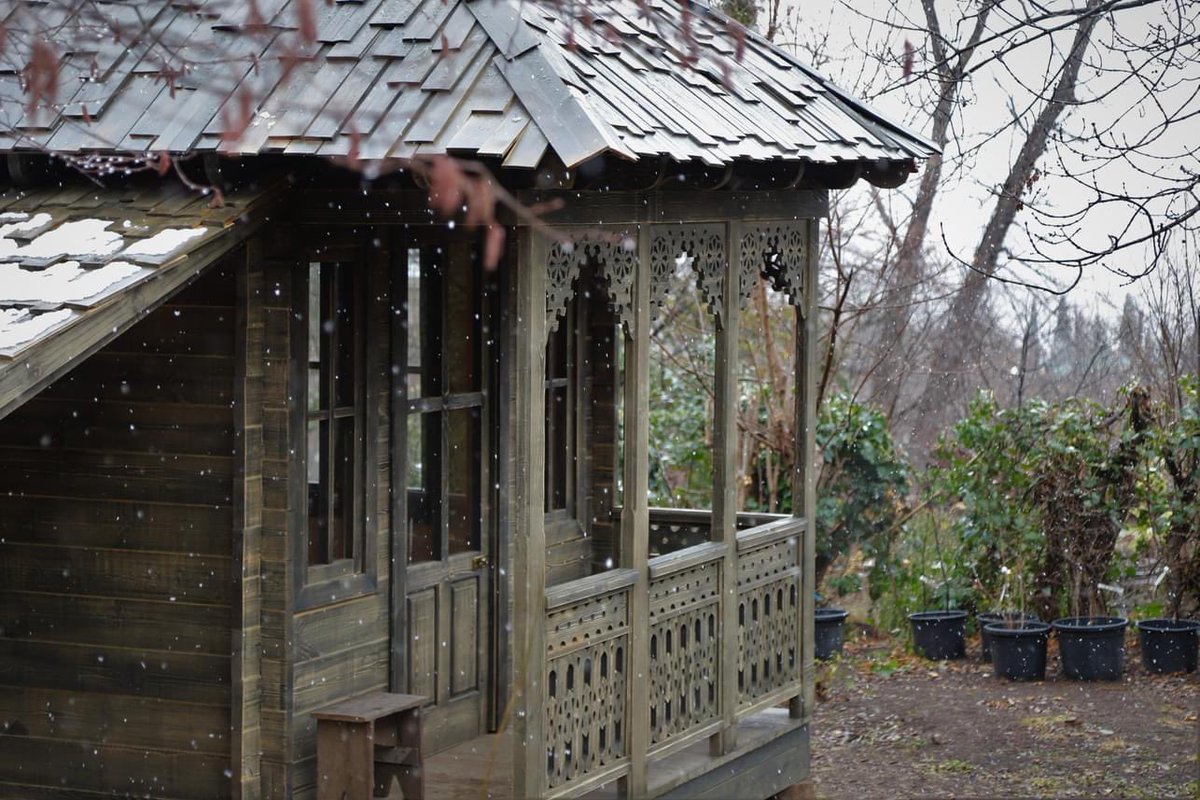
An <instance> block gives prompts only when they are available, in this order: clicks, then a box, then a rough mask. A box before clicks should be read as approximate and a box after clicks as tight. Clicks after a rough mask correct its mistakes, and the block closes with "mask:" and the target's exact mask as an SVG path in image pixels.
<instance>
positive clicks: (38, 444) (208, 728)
mask: <svg viewBox="0 0 1200 800" xmlns="http://www.w3.org/2000/svg"><path fill="white" fill-rule="evenodd" d="M230 263H232V261H231V262H230ZM233 290H234V275H233V271H232V268H229V267H226V266H225V265H216V266H214V267H213V268H212V269H211V270H210V271H209V273H208V274H206V275H204V276H202V277H201V278H200V279H199V280H198V281H197V282H196V283H194V284H193V285H192V286H190V287H188V288H187V289H185V290H183V292H182V293H181V294H180V295H179V296H177V297H176V298H174V299H172V300H171V301H170V302H169V303H168V304H167V305H165V306H162V307H160V308H159V309H157V310H155V311H153V312H151V313H150V314H148V315H147V316H146V317H145V319H143V320H142V321H141V322H140V323H139V324H137V325H135V326H134V327H133V328H131V329H130V330H129V331H127V332H126V333H124V334H123V335H122V336H120V337H119V338H118V339H116V340H115V341H113V342H112V343H111V344H110V345H108V346H107V347H105V348H104V349H103V350H101V351H99V352H98V353H96V354H95V355H94V356H92V357H91V358H89V359H87V360H86V361H84V362H83V363H82V364H80V365H79V366H78V367H77V368H76V369H74V370H73V371H71V372H70V373H68V374H67V375H65V376H63V377H62V378H60V379H59V380H57V381H56V382H55V383H53V384H51V385H50V386H48V387H47V388H46V389H45V390H44V391H43V392H42V393H41V394H40V395H39V396H37V397H35V398H33V399H32V400H30V401H28V402H27V403H26V404H25V405H24V406H23V407H21V408H19V409H17V410H16V411H14V412H13V413H12V414H11V415H9V416H8V417H7V418H5V419H4V420H0V726H2V727H3V728H4V730H5V731H6V734H7V735H5V736H4V737H3V745H2V746H0V797H27V798H38V797H61V798H72V797H80V798H84V797H99V796H112V795H113V794H133V795H137V796H143V795H146V796H153V797H162V798H179V799H180V800H184V799H186V798H206V799H208V798H221V797H228V796H229V794H230V781H229V775H228V772H227V771H228V769H229V766H230V761H229V758H230V724H231V720H230V641H231V637H230V631H231V618H230V615H231V607H230V599H231V595H232V592H233V588H234V576H233V575H232V574H231V566H232V564H231V558H230V556H231V544H232V540H231V535H232V528H233V515H232V508H231V500H232V497H233V476H234V469H235V463H234V460H233V453H234V439H233V430H234V425H233V422H234V420H233V412H232V408H231V400H232V397H233V394H232V392H233V363H234V362H233V356H234V352H233V347H234V341H235V339H234V319H235V307H234V304H235V294H234V291H233Z"/></svg>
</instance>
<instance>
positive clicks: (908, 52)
mask: <svg viewBox="0 0 1200 800" xmlns="http://www.w3.org/2000/svg"><path fill="white" fill-rule="evenodd" d="M903 71H904V77H906V78H909V77H912V74H913V46H912V42H910V41H909V40H908V39H905V40H904V67H903Z"/></svg>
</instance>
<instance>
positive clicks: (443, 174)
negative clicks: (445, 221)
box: [428, 156, 463, 218]
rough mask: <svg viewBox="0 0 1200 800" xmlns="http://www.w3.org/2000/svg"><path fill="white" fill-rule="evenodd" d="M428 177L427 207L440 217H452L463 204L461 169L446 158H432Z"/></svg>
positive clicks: (450, 159)
mask: <svg viewBox="0 0 1200 800" xmlns="http://www.w3.org/2000/svg"><path fill="white" fill-rule="evenodd" d="M428 177H429V207H430V208H432V209H433V210H434V211H436V212H438V213H439V214H440V215H442V217H445V218H449V217H452V216H454V214H455V213H457V211H458V209H459V207H460V206H461V205H462V202H463V174H462V169H461V168H459V166H458V164H457V163H455V161H454V159H452V158H449V157H448V156H434V158H433V165H432V166H431V167H430V169H429V176H428Z"/></svg>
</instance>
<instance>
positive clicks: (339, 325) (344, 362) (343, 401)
mask: <svg viewBox="0 0 1200 800" xmlns="http://www.w3.org/2000/svg"><path fill="white" fill-rule="evenodd" d="M333 269H334V277H335V279H334V285H333V296H332V298H331V300H332V304H331V305H332V313H331V314H330V319H331V321H332V326H331V327H332V330H331V331H330V335H331V336H332V340H333V341H332V345H333V347H334V348H335V349H336V353H335V362H334V363H333V364H332V365H331V366H332V367H333V370H334V372H333V382H334V387H335V389H334V397H335V399H336V405H337V406H338V407H341V408H346V407H348V406H353V405H354V392H355V385H354V384H355V381H354V375H355V366H356V364H355V361H356V360H357V359H356V357H355V356H356V350H357V347H356V345H357V343H358V342H357V335H356V330H355V329H356V325H355V321H356V312H357V309H356V308H355V305H356V302H355V301H356V300H357V297H356V292H355V284H356V280H355V273H354V269H353V268H352V267H349V266H343V265H338V266H335V267H334V268H333Z"/></svg>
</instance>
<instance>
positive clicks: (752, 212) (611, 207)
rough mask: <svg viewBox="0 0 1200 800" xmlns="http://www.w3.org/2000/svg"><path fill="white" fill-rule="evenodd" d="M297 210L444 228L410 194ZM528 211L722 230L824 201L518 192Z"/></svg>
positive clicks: (814, 213) (419, 195) (577, 219)
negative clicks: (721, 225)
mask: <svg viewBox="0 0 1200 800" xmlns="http://www.w3.org/2000/svg"><path fill="white" fill-rule="evenodd" d="M303 196H304V198H305V200H304V201H303V202H299V203H297V208H298V209H299V210H298V212H297V219H296V221H297V222H298V223H300V224H302V225H316V226H326V225H351V226H359V227H361V226H365V225H372V226H388V225H399V226H413V225H439V226H443V225H445V224H446V223H445V220H443V219H441V218H440V217H439V216H437V215H436V214H435V213H434V212H432V211H431V210H430V209H429V199H428V197H427V196H426V194H425V193H424V192H418V191H413V190H407V189H394V190H389V189H381V190H378V191H373V192H369V193H367V194H363V193H362V192H361V191H353V192H350V191H342V190H336V191H328V190H325V191H321V190H309V191H305V192H304V194H303ZM518 199H519V200H520V201H521V202H522V203H523V204H525V205H527V206H531V205H534V204H537V203H543V202H550V203H556V204H561V206H562V208H560V209H559V210H558V211H554V212H548V213H546V214H544V215H543V218H544V219H545V221H546V222H548V223H551V224H554V225H636V224H638V223H645V222H676V223H677V222H725V221H726V220H731V219H737V220H745V221H755V220H759V221H764V220H787V221H791V220H796V219H805V218H813V217H825V216H828V215H829V193H828V192H826V191H824V190H821V189H804V190H800V189H771V190H763V191H753V192H729V191H721V190H713V191H679V190H666V191H664V190H658V191H598V190H596V191H588V190H578V191H574V190H570V191H568V190H555V191H549V190H547V191H533V190H530V191H523V192H519V193H518ZM496 215H497V218H498V220H499V221H500V222H501V224H504V225H515V226H520V227H525V226H526V225H527V224H528V223H527V221H526V220H524V219H521V218H518V217H517V216H516V215H515V214H514V213H512V212H511V211H510V210H508V209H507V208H499V209H497V211H496ZM322 235H323V234H322Z"/></svg>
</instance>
